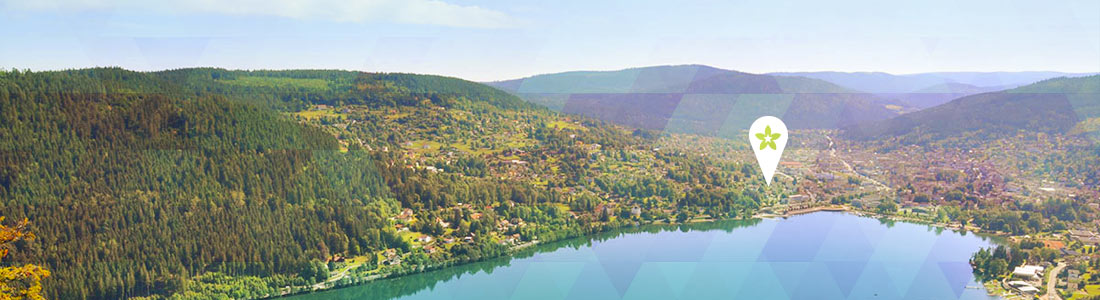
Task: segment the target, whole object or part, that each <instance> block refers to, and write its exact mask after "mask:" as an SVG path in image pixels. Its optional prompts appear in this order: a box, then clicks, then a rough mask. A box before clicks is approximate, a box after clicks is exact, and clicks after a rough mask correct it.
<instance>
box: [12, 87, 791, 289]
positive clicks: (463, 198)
mask: <svg viewBox="0 0 1100 300" xmlns="http://www.w3.org/2000/svg"><path fill="white" fill-rule="evenodd" d="M654 139H655V138H654V137H653V135H652V133H649V132H645V131H636V130H633V129H630V130H628V129H625V128H621V127H616V126H609V125H607V124H603V123H600V122H597V121H594V120H590V119H584V118H576V117H567V116H562V115H559V114H557V113H553V112H551V111H549V110H545V109H539V108H535V107H532V106H531V105H529V104H527V103H525V102H523V101H522V100H520V99H518V98H516V97H515V96H512V95H510V94H507V93H504V92H502V91H499V90H496V89H494V88H491V87H487V86H484V85H481V84H477V83H472V82H468V81H463V80H459V79H454V78H446V77H438V76H426V75H410V74H374V73H362V72H345V71H324V70H296V71H227V70H221V69H183V70H172V71H164V72H153V73H142V72H132V71H127V70H122V69H117V68H99V69H84V70H72V71H58V72H2V73H0V141H2V142H0V199H2V200H3V201H0V215H3V216H6V217H9V218H12V219H21V218H24V217H26V218H29V219H30V220H31V222H32V224H33V226H34V227H33V228H32V231H33V232H35V233H36V234H37V235H38V236H39V238H38V239H36V240H34V241H32V242H20V243H18V244H17V245H16V246H17V248H18V249H17V251H13V252H12V253H13V256H10V258H11V259H12V260H13V261H15V262H32V263H37V264H41V265H43V266H45V267H47V268H48V269H50V270H51V271H52V272H53V273H54V275H53V276H51V277H50V278H49V279H47V281H46V292H47V295H49V296H50V297H51V298H57V299H120V298H133V297H148V298H152V299H159V298H166V297H170V298H172V299H209V298H235V299H255V298H266V297H271V296H277V295H282V294H287V293H295V292H301V291H307V290H310V289H312V288H314V287H322V288H327V287H333V286H339V285H345V284H353V283H355V282H358V281H361V280H367V279H369V278H377V277H379V276H390V275H398V274H404V273H408V272H419V271H422V270H426V269H432V268H437V267H441V266H446V265H450V264H455V263H461V262H465V261H471V260H480V259H484V258H487V257H493V256H497V255H501V254H504V253H509V252H510V251H512V249H514V248H515V247H520V246H522V245H529V244H532V243H536V242H545V241H553V240H558V239H562V238H566V237H572V236H578V235H582V234H587V233H591V232H596V231H602V230H606V229H609V228H615V227H621V226H627V225H630V224H633V222H638V221H657V220H664V221H671V220H674V219H679V220H686V219H688V218H691V217H692V216H693V215H694V214H697V213H699V212H700V211H702V210H704V209H705V210H706V212H707V215H709V216H712V217H736V216H747V215H751V214H752V212H753V211H754V210H755V209H756V208H757V207H759V206H760V201H761V199H762V198H764V197H765V196H766V195H773V196H774V195H775V194H777V193H782V191H783V190H782V189H783V187H782V185H780V186H778V187H777V185H775V184H773V185H772V188H771V189H764V188H762V187H760V186H762V185H763V182H762V181H760V180H759V179H757V177H758V176H752V175H754V172H752V169H751V168H749V166H748V165H744V164H735V163H728V164H727V163H723V164H720V165H719V164H717V163H714V162H708V161H700V160H696V159H691V158H690V157H689V156H687V155H686V154H683V153H679V152H672V151H664V152H659V151H656V150H654V146H652V145H653V144H655V143H656V141H655V140H654ZM748 186H753V187H754V188H752V189H748V188H747V187H748ZM344 258H348V259H347V260H344Z"/></svg>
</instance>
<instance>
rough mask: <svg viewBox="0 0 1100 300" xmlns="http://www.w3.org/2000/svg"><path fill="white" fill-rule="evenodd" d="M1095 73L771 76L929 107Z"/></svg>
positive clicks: (805, 73) (797, 74)
mask: <svg viewBox="0 0 1100 300" xmlns="http://www.w3.org/2000/svg"><path fill="white" fill-rule="evenodd" d="M1092 74H1095V73H1062V72H940V73H920V74H906V75H894V74H889V73H882V72H854V73H845V72H786V73H769V74H768V75H776V76H799V77H808V78H815V79H821V80H825V81H828V82H831V83H834V84H837V85H839V86H843V87H846V88H849V89H853V90H857V91H862V92H868V93H873V94H875V95H877V96H879V97H881V98H884V99H887V101H890V102H891V103H893V104H896V105H899V106H905V107H911V108H913V109H925V108H929V107H933V106H936V105H940V104H943V103H947V102H948V101H951V100H954V99H957V98H960V97H964V96H969V95H974V94H980V93H987V92H993V91H1000V90H1006V89H1011V88H1015V87H1019V86H1023V85H1027V84H1031V83H1035V82H1038V81H1041V80H1046V79H1051V78H1056V77H1081V76H1088V75H1092Z"/></svg>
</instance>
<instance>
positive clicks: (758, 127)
mask: <svg viewBox="0 0 1100 300" xmlns="http://www.w3.org/2000/svg"><path fill="white" fill-rule="evenodd" d="M749 144H750V145H752V152H753V153H756V162H757V163H759V164H760V171H761V172H763V173H764V182H765V183H767V184H768V185H769V186H770V185H772V176H773V175H775V168H776V167H777V166H779V159H780V158H782V157H783V147H786V146H787V125H786V124H783V121H782V120H780V119H779V118H776V117H772V116H763V117H760V118H759V119H756V121H754V122H752V127H749Z"/></svg>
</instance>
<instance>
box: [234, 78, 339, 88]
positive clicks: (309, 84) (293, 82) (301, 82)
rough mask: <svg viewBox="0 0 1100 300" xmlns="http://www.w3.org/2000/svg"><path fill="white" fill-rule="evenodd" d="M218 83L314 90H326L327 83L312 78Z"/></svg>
mask: <svg viewBox="0 0 1100 300" xmlns="http://www.w3.org/2000/svg"><path fill="white" fill-rule="evenodd" d="M219 82H222V83H225V84H231V85H238V86H253V87H279V88H286V87H297V88H306V89H315V90H323V89H328V81H325V80H324V79H314V78H287V77H262V76H242V77H237V78H235V79H230V80H219Z"/></svg>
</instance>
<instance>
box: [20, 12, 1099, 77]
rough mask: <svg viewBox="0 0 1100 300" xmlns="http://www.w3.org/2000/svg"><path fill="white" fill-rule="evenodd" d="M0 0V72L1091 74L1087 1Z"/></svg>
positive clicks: (1094, 40)
mask: <svg viewBox="0 0 1100 300" xmlns="http://www.w3.org/2000/svg"><path fill="white" fill-rule="evenodd" d="M211 4H213V3H208V1H184V0H169V1H163V2H158V3H145V2H141V1H86V0H41V1H24V0H0V24H3V25H4V26H0V34H3V35H4V36H5V37H7V39H6V42H5V43H3V44H0V67H3V68H6V69H10V68H18V69H31V70H55V69H68V68H84V67H94V66H120V67H123V68H126V69H131V70H141V71H151V70H162V69H174V68H182V67H192V66H209V67H220V68H227V69H345V70H360V71H373V72H406V73H419V74H438V75H446V76H454V77H459V78H464V79H469V80H474V81H482V82H484V81H495V80H507V79H515V78H522V77H527V76H531V75H537V74H546V73H557V72H565V71H575V70H617V69H625V68H632V67H640V66H654V65H683V64H704V65H708V66H713V67H718V68H722V69H729V70H737V71H742V72H749V73H769V72H814V71H841V72H886V73H891V74H912V73H928V72H944V71H974V72H993V71H1030V70H1040V71H1044V70H1055V71H1058V72H1068V73H1086V72H1100V3H1097V2H1095V1H1067V2H1058V3H1038V2H1036V3H1017V5H1003V3H1001V2H999V1H980V2H967V3H956V2H955V1H946V0H945V1H930V2H920V3H878V2H871V1H856V0H850V1H839V2H828V3H816V2H805V1H779V2H768V3H710V2H688V3H663V2H656V1H653V2H648V1H641V2H631V3H628V4H627V3H592V2H587V1H566V2H558V3H554V4H547V3H517V2H509V1H495V0H474V1H464V0H463V1H446V2H444V1H438V0H411V1H394V0H362V1H351V2H344V1H329V0H310V1H305V2H301V1H289V0H277V1H256V0H237V1H229V2H219V3H216V4H214V5H211Z"/></svg>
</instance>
